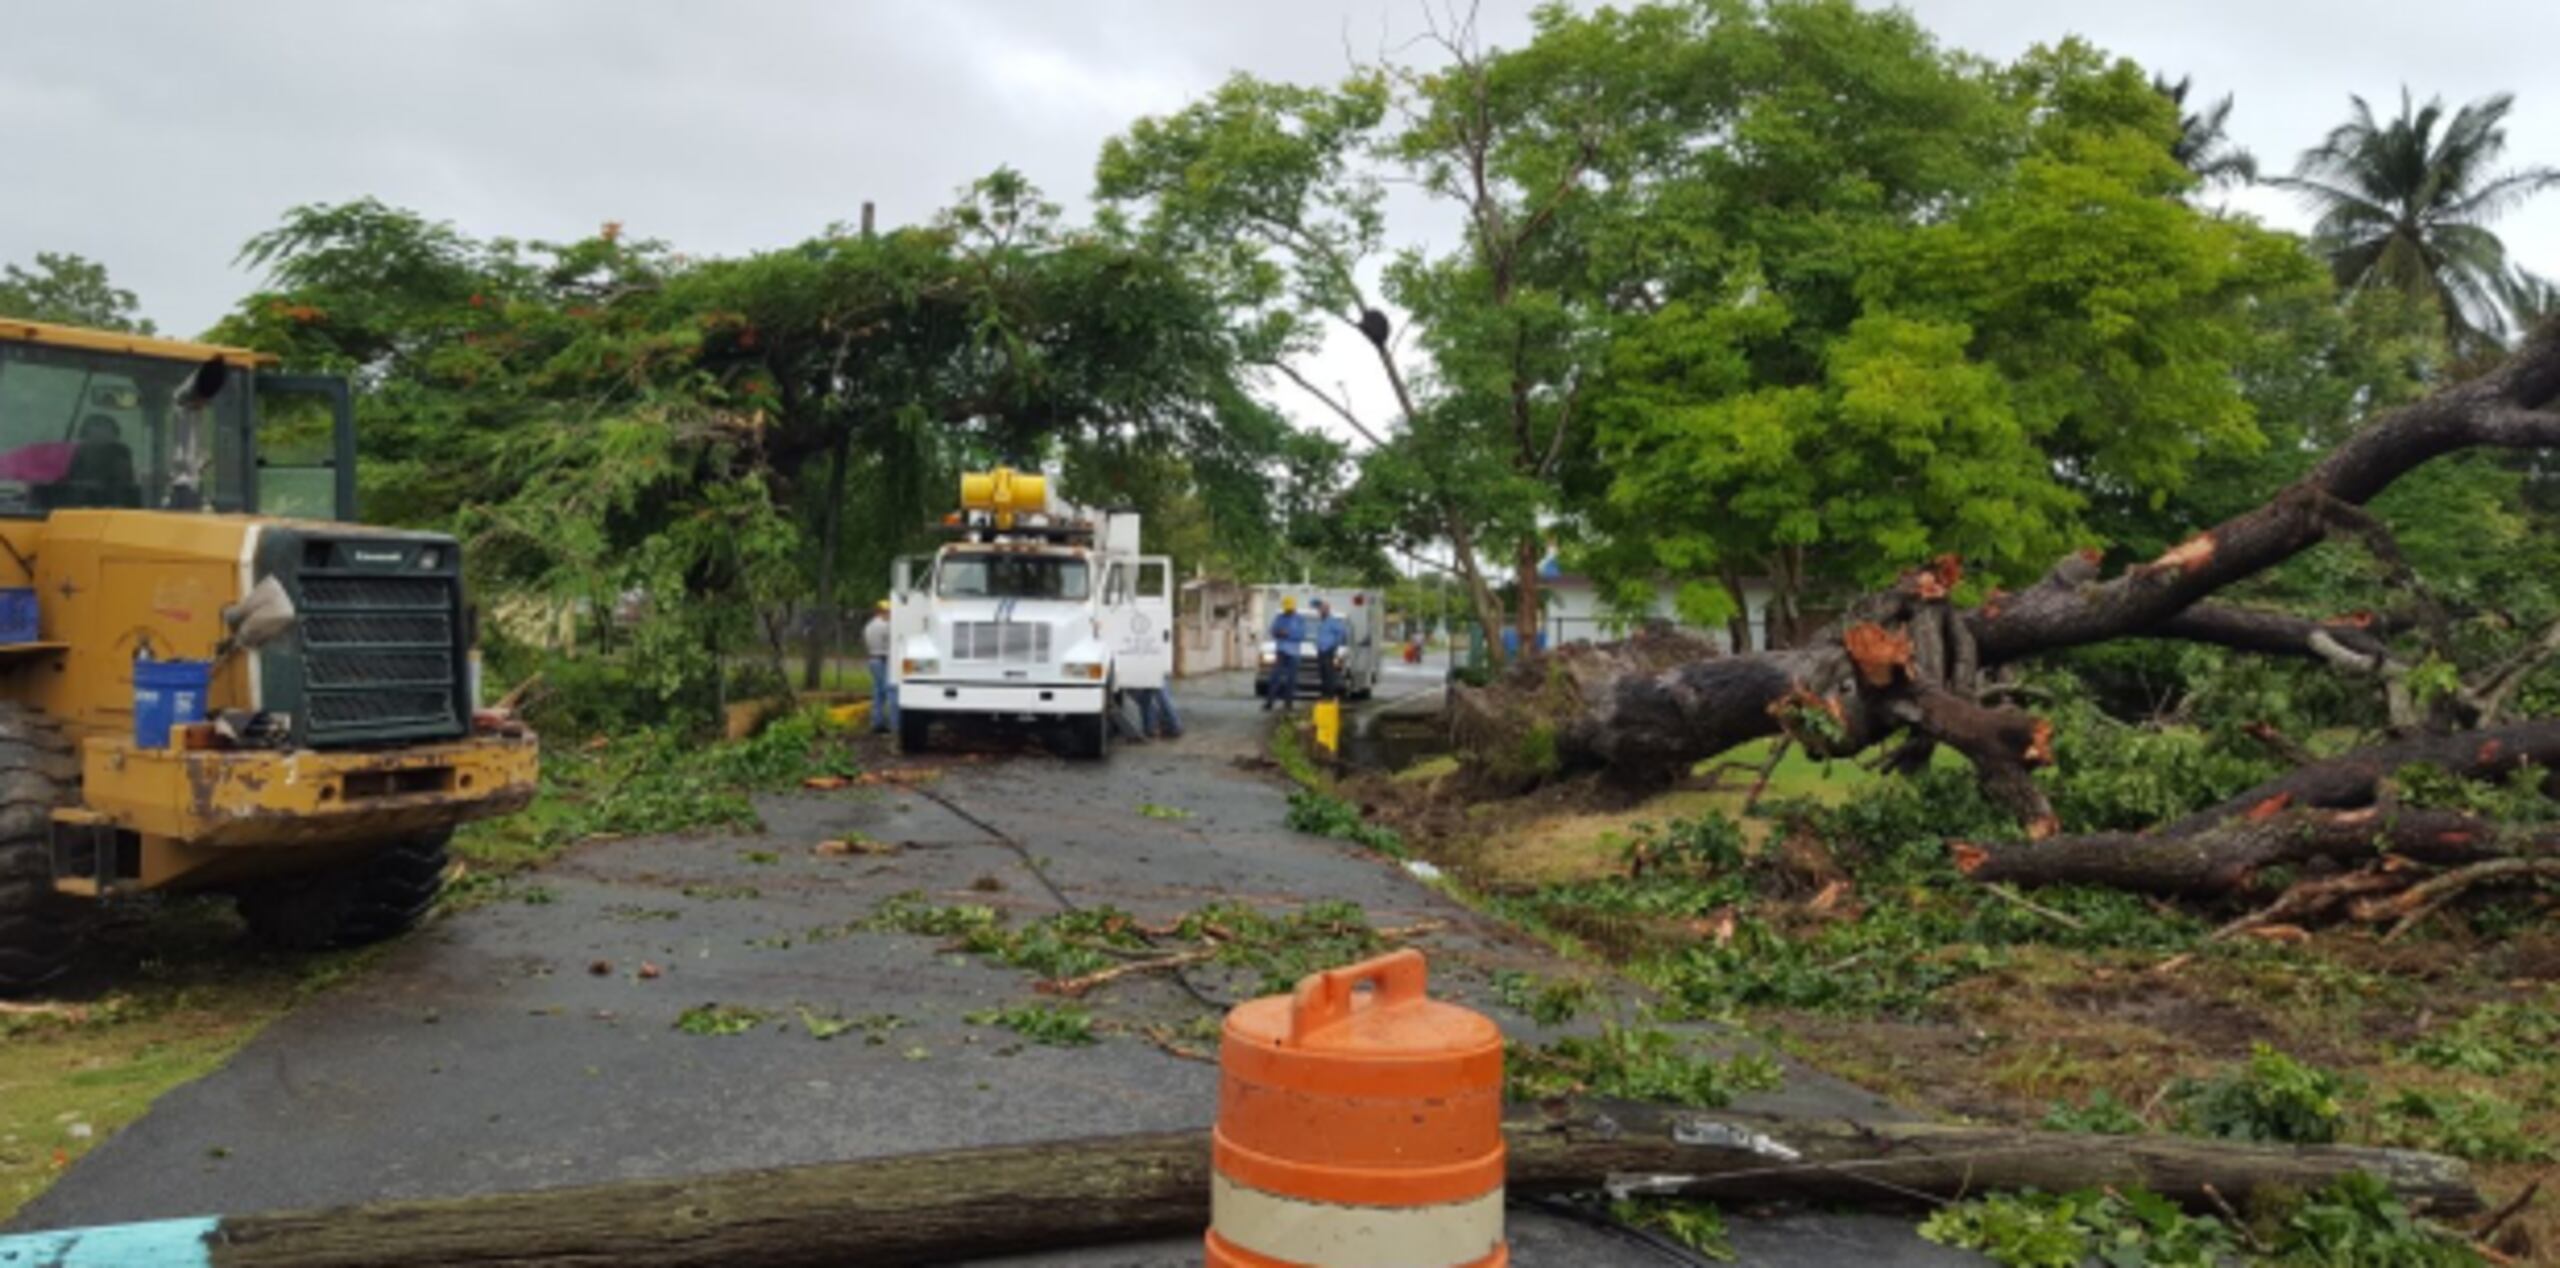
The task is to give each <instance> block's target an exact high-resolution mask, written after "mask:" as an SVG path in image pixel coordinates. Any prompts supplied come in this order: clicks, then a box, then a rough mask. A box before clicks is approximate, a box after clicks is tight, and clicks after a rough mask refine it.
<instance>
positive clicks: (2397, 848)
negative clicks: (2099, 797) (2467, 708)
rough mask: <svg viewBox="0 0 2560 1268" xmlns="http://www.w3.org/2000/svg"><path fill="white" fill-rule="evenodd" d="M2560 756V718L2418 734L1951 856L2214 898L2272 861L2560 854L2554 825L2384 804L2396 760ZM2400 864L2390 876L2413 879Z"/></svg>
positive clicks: (2005, 876)
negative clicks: (2114, 824) (2141, 826)
mask: <svg viewBox="0 0 2560 1268" xmlns="http://www.w3.org/2000/svg"><path fill="white" fill-rule="evenodd" d="M2555 760H2560V721H2545V722H2527V723H2520V724H2518V725H2515V726H2509V727H2500V728H2497V729H2494V730H2488V731H2465V732H2460V733H2457V734H2454V735H2435V736H2421V737H2418V738H2415V739H2409V740H2402V741H2399V742H2397V743H2393V744H2385V745H2381V746H2379V747H2376V748H2370V749H2365V750H2362V751H2360V752H2356V753H2350V754H2348V755H2346V756H2344V757H2339V758H2333V759H2331V760H2329V761H2325V762H2317V763H2314V764H2312V765H2309V766H2305V767H2302V768H2301V769H2299V770H2295V771H2292V772H2290V773H2288V774H2286V775H2284V776H2282V777H2280V778H2277V779H2272V780H2269V781H2267V782H2266V783H2264V784H2260V785H2259V786H2257V787H2255V788H2252V789H2250V790H2249V791H2247V792H2245V793H2242V794H2240V795H2239V796H2237V797H2234V798H2232V799H2231V800H2229V801H2226V802H2224V803H2223V804H2221V805H2219V806H2215V807H2213V808H2211V809H2209V810H2204V811H2200V812H2198V813H2196V814H2193V815H2189V816H2187V817H2186V818H2184V819H2181V820H2178V821H2177V822H2175V823H2171V824H2168V825H2165V826H2163V827H2161V828H2159V829H2157V830H2155V831H2152V832H2143V833H2134V832H2100V833H2092V834H2089V835H2086V836H2076V837H2068V838H2063V839H2059V840H2051V841H2042V842H2030V843H2027V844H2009V845H1973V844H1967V843H1958V844H1956V845H1954V846H1953V847H1951V848H1952V849H1953V850H1954V852H1955V857H1956V865H1957V866H1958V867H1959V868H1961V869H1962V870H1963V871H1964V872H1965V873H1966V874H1967V875H1969V876H1971V877H1972V878H1973V879H1975V880H1977V881H1982V882H1985V883H1997V882H2014V883H2017V884H2022V885H2104V886H2108V887H2111V888H2115V889H2126V890H2133V891H2136V892H2139V893H2146V894H2160V895H2165V896H2183V897H2196V898H2212V897H2222V896H2229V895H2244V896H2245V895H2252V894H2256V893H2259V892H2261V891H2262V890H2263V889H2264V888H2265V886H2264V884H2263V882H2264V880H2265V879H2266V876H2267V874H2268V873H2269V872H2271V871H2274V870H2275V869H2279V868H2284V869H2293V868H2305V867H2321V868H2327V869H2332V870H2335V869H2342V868H2348V867H2354V866H2357V865H2361V864H2368V863H2373V862H2375V861H2376V860H2378V859H2380V858H2382V857H2383V856H2384V855H2385V854H2389V855H2395V856H2397V857H2399V858H2401V859H2404V860H2407V861H2409V862H2413V863H2419V864H2424V865H2427V866H2429V867H2459V866H2462V865H2466V864H2473V863H2481V862H2486V861H2488V860H2492V859H2498V858H2506V857H2522V856H2540V855H2551V854H2560V826H2547V827H2543V828H2540V829H2521V830H2520V829H2516V828H2512V827H2502V826H2500V825H2497V824H2492V823H2489V822H2486V821H2484V820H2481V819H2479V818H2477V817H2475V816H2472V815H2468V814H2463V813H2460V812H2457V811H2450V810H2429V809H2419V808H2414V807H2407V806H2395V805H2392V804H2390V802H2389V798H2388V797H2387V796H2386V793H2387V790H2388V781H2389V779H2390V778H2391V776H2392V775H2393V774H2394V773H2395V772H2397V771H2399V770H2400V769H2401V768H2403V767H2406V766H2412V765H2421V766H2432V767H2436V768H2439V769H2442V770H2444V771H2446V772H2448V773H2451V774H2454V775H2457V776H2460V777H2462V778H2465V779H2477V780H2497V779H2503V778H2506V777H2507V776H2508V775H2509V774H2510V773H2511V772H2513V771H2515V770H2517V769H2519V768H2522V767H2526V766H2531V767H2536V768H2540V769H2544V770H2548V769H2551V768H2552V764H2553V762H2554V761H2555ZM2419 879H2420V876H2419V874H2417V873H2415V872H2404V873H2402V874H2401V879H2400V880H2399V881H2398V882H2397V883H2396V884H2394V885H2393V886H2390V888H2395V889H2396V888H2401V887H2405V886H2408V885H2412V884H2415V883H2417V882H2418V881H2419Z"/></svg>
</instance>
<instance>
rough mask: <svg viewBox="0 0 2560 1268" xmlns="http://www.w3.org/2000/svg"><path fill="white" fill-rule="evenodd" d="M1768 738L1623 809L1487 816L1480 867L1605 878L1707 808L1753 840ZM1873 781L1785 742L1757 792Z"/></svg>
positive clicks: (1853, 786)
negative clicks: (1657, 834)
mask: <svg viewBox="0 0 2560 1268" xmlns="http://www.w3.org/2000/svg"><path fill="white" fill-rule="evenodd" d="M1772 743H1774V741H1771V740H1755V741H1753V742H1751V743H1749V744H1745V745H1743V746H1742V747H1740V748H1737V749H1734V750H1733V751H1731V752H1729V753H1727V754H1725V755H1724V756H1722V757H1718V758H1716V759H1715V760H1714V761H1711V762H1701V763H1699V765H1698V768H1697V770H1696V772H1695V773H1694V776H1693V778H1692V780H1691V781H1690V782H1691V786H1689V787H1684V788H1681V789H1678V790H1676V791H1672V792H1667V793H1663V794H1661V795H1659V796H1656V797H1653V798H1650V799H1648V800H1646V801H1645V802H1644V803H1643V804H1642V805H1639V806H1635V807H1633V808H1630V809H1626V810H1618V811H1600V812H1593V811H1566V812H1562V813H1556V814H1547V815H1534V814H1533V815H1527V816H1522V817H1520V818H1518V819H1515V820H1511V821H1508V822H1501V821H1498V820H1497V819H1496V818H1495V817H1494V816H1492V815H1488V817H1487V835H1486V837H1485V839H1484V842H1483V848H1484V849H1485V851H1486V857H1485V860H1484V866H1486V867H1487V868H1489V869H1490V870H1492V871H1493V872H1495V873H1497V874H1499V875H1501V876H1502V877H1504V878H1505V879H1506V880H1513V881H1532V882H1542V883H1543V882H1555V881H1569V880H1588V879H1590V878H1593V877H1597V876H1606V875H1610V874H1613V873H1615V872H1617V871H1618V870H1620V867H1621V865H1622V864H1623V862H1624V856H1625V854H1626V849H1627V846H1628V844H1629V843H1630V842H1632V841H1633V840H1635V838H1636V837H1637V836H1638V835H1639V834H1640V833H1641V832H1642V831H1643V827H1644V825H1647V824H1656V825H1659V824H1666V823H1669V822H1671V821H1673V820H1675V819H1692V818H1696V817H1698V816H1700V815H1704V814H1708V813H1710V812H1719V813H1722V814H1724V815H1726V816H1727V817H1729V818H1732V819H1734V820H1735V821H1737V822H1739V823H1740V824H1741V825H1742V829H1743V834H1744V836H1745V837H1746V838H1748V839H1749V840H1750V841H1751V842H1753V843H1754V844H1757V843H1758V842H1760V841H1761V840H1762V839H1763V838H1765V837H1766V836H1767V835H1768V833H1769V829H1770V826H1771V825H1770V822H1769V820H1767V819H1764V818H1762V817H1760V816H1759V815H1757V814H1751V813H1745V811H1744V810H1743V805H1744V803H1745V802H1748V801H1749V800H1750V799H1751V786H1752V784H1753V783H1755V782H1757V781H1758V779H1759V777H1760V768H1761V766H1762V765H1763V764H1765V763H1766V762H1767V761H1768V760H1769V745H1770V744H1772ZM1938 760H1940V761H1953V762H1956V763H1958V764H1961V763H1962V760H1963V759H1961V758H1957V757H1955V756H1954V755H1952V754H1949V753H1946V752H1943V751H1941V752H1940V754H1939V755H1938ZM1455 769H1457V759H1455V758H1440V759H1436V760H1435V761H1433V762H1427V763H1423V764H1422V765H1420V766H1417V767H1416V768H1414V770H1412V771H1408V772H1406V773H1405V774H1404V775H1401V776H1399V777H1398V778H1400V779H1412V780H1419V779H1427V778H1435V777H1437V776H1438V775H1440V774H1445V773H1447V772H1449V771H1454V770H1455ZM1875 779H1876V776H1874V775H1872V774H1869V773H1868V772H1867V771H1866V770H1865V769H1864V768H1863V767H1860V766H1858V765H1857V764H1856V763H1854V762H1846V761H1834V762H1826V761H1821V760H1819V759H1816V758H1811V757H1807V756H1805V754H1804V750H1803V749H1801V748H1794V747H1790V748H1789V749H1788V750H1787V753H1786V756H1784V757H1783V758H1781V759H1779V762H1778V765H1777V769H1775V770H1773V771H1771V772H1770V775H1769V787H1768V790H1767V791H1766V792H1764V793H1762V794H1761V796H1760V801H1761V803H1762V804H1764V805H1765V804H1767V803H1770V802H1778V801H1793V800H1812V801H1820V802H1838V801H1841V800H1843V799H1845V798H1847V797H1850V796H1852V795H1854V794H1855V793H1856V792H1857V790H1858V789H1859V788H1861V787H1864V786H1866V785H1868V784H1871V783H1873V782H1874V781H1875Z"/></svg>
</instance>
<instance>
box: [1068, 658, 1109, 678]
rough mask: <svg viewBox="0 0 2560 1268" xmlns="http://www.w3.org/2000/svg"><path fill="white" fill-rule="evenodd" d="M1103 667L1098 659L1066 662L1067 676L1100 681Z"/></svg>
mask: <svg viewBox="0 0 2560 1268" xmlns="http://www.w3.org/2000/svg"><path fill="white" fill-rule="evenodd" d="M1105 668H1107V667H1106V666H1105V665H1104V664H1103V663H1102V662H1101V661H1098V660H1071V661H1068V662H1067V677H1069V678H1090V679H1092V680H1094V681H1095V682H1100V681H1102V674H1103V671H1104V669H1105Z"/></svg>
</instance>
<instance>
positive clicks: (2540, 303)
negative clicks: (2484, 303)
mask: <svg viewBox="0 0 2560 1268" xmlns="http://www.w3.org/2000/svg"><path fill="white" fill-rule="evenodd" d="M2498 306H2499V307H2501V308H2504V309H2505V310H2506V312H2507V320H2508V323H2509V325H2510V327H2511V328H2512V329H2513V330H2514V331H2515V332H2516V333H2517V334H2519V335H2523V334H2529V333H2531V332H2532V331H2533V330H2534V329H2535V328H2536V327H2539V326H2540V325H2542V323H2544V322H2546V321H2549V320H2551V319H2552V318H2554V317H2560V285H2555V284H2553V282H2552V281H2551V279H2550V278H2547V277H2542V276H2539V275H2537V274H2533V273H2528V272H2526V271H2525V270H2523V269H2515V270H2512V271H2510V272H2508V273H2507V274H2506V275H2505V276H2503V277H2500V278H2499V279H2498Z"/></svg>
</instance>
